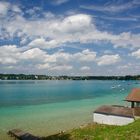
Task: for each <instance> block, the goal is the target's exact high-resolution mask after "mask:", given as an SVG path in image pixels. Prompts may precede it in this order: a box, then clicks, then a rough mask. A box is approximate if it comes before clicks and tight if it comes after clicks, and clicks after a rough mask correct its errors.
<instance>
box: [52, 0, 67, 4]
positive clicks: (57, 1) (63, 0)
mask: <svg viewBox="0 0 140 140" xmlns="http://www.w3.org/2000/svg"><path fill="white" fill-rule="evenodd" d="M68 1H69V0H51V3H52V4H53V5H61V4H63V3H66V2H68Z"/></svg>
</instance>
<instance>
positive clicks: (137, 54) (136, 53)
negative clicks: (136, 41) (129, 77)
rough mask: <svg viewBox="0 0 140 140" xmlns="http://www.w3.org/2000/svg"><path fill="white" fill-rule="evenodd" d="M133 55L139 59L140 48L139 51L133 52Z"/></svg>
mask: <svg viewBox="0 0 140 140" xmlns="http://www.w3.org/2000/svg"><path fill="white" fill-rule="evenodd" d="M131 55H132V56H134V57H136V58H138V59H139V58H140V49H138V50H137V51H134V52H132V54H131Z"/></svg>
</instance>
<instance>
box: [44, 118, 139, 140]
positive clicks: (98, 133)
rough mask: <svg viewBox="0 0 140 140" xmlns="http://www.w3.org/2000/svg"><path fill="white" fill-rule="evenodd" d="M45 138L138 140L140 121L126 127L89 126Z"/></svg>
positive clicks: (56, 139)
mask: <svg viewBox="0 0 140 140" xmlns="http://www.w3.org/2000/svg"><path fill="white" fill-rule="evenodd" d="M47 138H53V139H47ZM47 138H45V139H44V140H140V120H136V121H135V122H133V123H131V124H129V125H126V126H109V125H101V124H89V125H87V126H85V127H83V128H78V129H74V130H72V131H69V132H67V133H64V134H61V135H59V134H58V135H53V136H49V137H47Z"/></svg>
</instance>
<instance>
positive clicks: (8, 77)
mask: <svg viewBox="0 0 140 140" xmlns="http://www.w3.org/2000/svg"><path fill="white" fill-rule="evenodd" d="M0 80H140V75H126V76H65V75H62V76H48V75H35V74H29V75H27V74H0Z"/></svg>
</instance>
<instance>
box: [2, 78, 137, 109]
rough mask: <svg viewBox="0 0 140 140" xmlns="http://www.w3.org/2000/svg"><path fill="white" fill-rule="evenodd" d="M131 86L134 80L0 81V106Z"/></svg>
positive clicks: (86, 95)
mask: <svg viewBox="0 0 140 140" xmlns="http://www.w3.org/2000/svg"><path fill="white" fill-rule="evenodd" d="M113 86H116V88H114V89H112V88H111V87H113ZM133 87H139V84H138V82H137V81H98V80H95V81H65V80H64V81H50V80H49V81H0V107H3V106H15V105H16V106H20V105H33V104H47V103H57V102H67V101H71V100H81V99H91V98H97V97H103V96H106V95H109V94H116V96H117V95H118V96H119V94H123V93H128V92H130V90H131V89H132V88H133Z"/></svg>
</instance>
